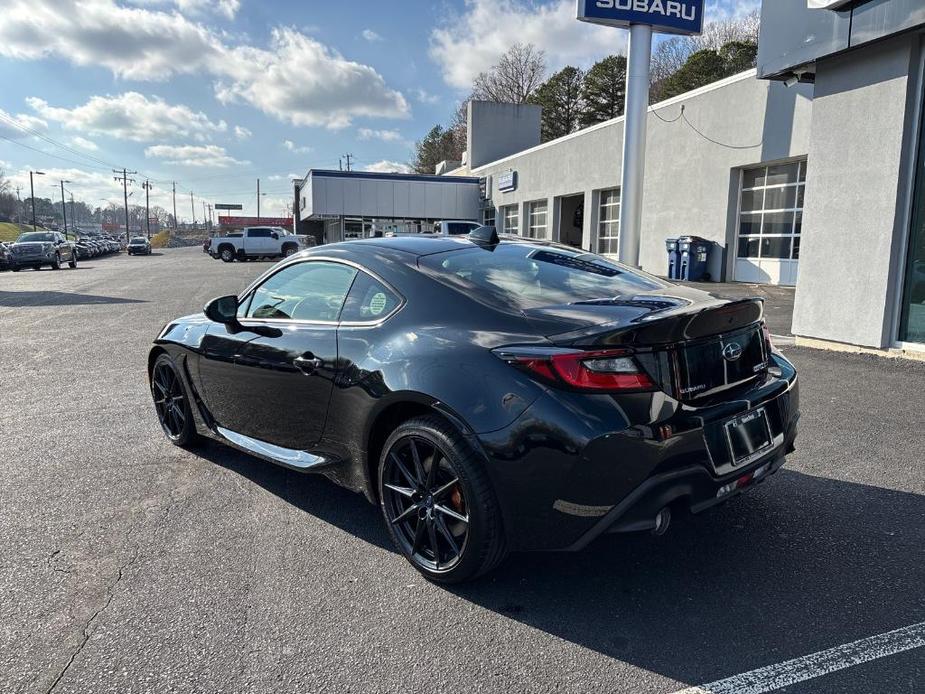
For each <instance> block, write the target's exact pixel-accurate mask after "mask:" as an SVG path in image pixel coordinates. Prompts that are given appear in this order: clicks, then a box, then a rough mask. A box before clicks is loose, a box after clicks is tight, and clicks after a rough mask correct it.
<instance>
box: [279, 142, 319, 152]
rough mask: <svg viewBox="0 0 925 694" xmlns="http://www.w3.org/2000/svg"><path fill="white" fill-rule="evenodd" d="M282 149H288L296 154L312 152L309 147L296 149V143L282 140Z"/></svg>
mask: <svg viewBox="0 0 925 694" xmlns="http://www.w3.org/2000/svg"><path fill="white" fill-rule="evenodd" d="M283 147H285V148H286V149H288V150H289V151H290V152H295V153H296V154H308V153H309V152H311V151H312V148H311V147H309V146H307V145H306V146H304V147H298V146H296V143H295V142H293V141H292V140H283Z"/></svg>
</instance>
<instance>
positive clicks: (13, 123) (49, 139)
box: [0, 113, 115, 168]
mask: <svg viewBox="0 0 925 694" xmlns="http://www.w3.org/2000/svg"><path fill="white" fill-rule="evenodd" d="M0 120H2V121H4V122H6V123H7V124H8V125H11V126H13V127H14V128H17V129H19V130H21V131H22V132H24V133H26V134H28V135H33V136H34V137H38V138H40V139H42V140H45V141H46V142H48V143H49V144H51V145H54V146H55V147H60V148H61V149H63V150H66V151H68V152H70V153H71V154H76V155H77V156H78V157H83V158H84V159H88V160H90V161H92V162H96V163H97V164H101V165H103V166H105V167H107V168H110V167H113V166H115V165H114V164H112V163H110V162H106V161H103V160H102V159H100V158H99V157H94V156H92V155H90V154H86V153H85V152H81V151H79V150H76V149H74V148H73V147H69V146H68V145H66V144H64V143H63V142H59V141H58V140H55V139H54V138H52V137H49V136H48V135H45V134H44V133H40V132H39V131H37V130H35V129H33V128H30V127H28V126H25V125H23V124H22V123H19V122H18V121H16V120H15V119H13V118H10V117H9V116H7V115H6V114H4V113H0Z"/></svg>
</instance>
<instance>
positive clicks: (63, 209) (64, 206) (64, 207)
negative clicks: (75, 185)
mask: <svg viewBox="0 0 925 694" xmlns="http://www.w3.org/2000/svg"><path fill="white" fill-rule="evenodd" d="M65 183H70V181H61V214H62V215H63V217H64V238H67V203H66V202H65V201H64V184H65ZM72 221H73V220H72ZM75 236H76V234H75Z"/></svg>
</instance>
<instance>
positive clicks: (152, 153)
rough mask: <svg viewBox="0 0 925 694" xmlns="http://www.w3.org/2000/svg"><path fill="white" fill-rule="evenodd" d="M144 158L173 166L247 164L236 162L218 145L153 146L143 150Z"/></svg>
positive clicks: (219, 166)
mask: <svg viewBox="0 0 925 694" xmlns="http://www.w3.org/2000/svg"><path fill="white" fill-rule="evenodd" d="M145 156H146V157H150V158H155V159H161V160H163V162H164V163H165V164H171V165H173V166H195V167H213V168H225V167H228V166H231V165H233V164H247V163H249V162H246V161H238V160H237V159H235V158H234V157H232V156H231V155H229V154H228V153H227V152H226V151H225V148H224V147H219V146H218V145H153V146H152V147H148V148H146V149H145Z"/></svg>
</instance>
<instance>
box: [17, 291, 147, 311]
mask: <svg viewBox="0 0 925 694" xmlns="http://www.w3.org/2000/svg"><path fill="white" fill-rule="evenodd" d="M143 303H147V302H146V301H144V300H143V299H125V298H122V297H117V296H97V295H94V294H74V293H71V292H56V291H31V292H5V291H0V306H18V307H23V308H25V307H32V306H77V305H81V304H143Z"/></svg>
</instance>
